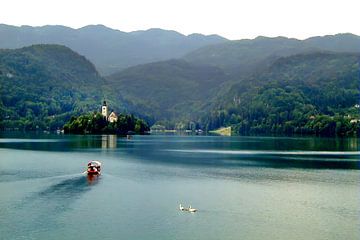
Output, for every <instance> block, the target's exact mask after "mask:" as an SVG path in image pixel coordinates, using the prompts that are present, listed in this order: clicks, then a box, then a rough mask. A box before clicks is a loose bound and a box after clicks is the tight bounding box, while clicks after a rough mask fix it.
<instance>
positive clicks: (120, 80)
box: [107, 60, 228, 120]
mask: <svg viewBox="0 0 360 240" xmlns="http://www.w3.org/2000/svg"><path fill="white" fill-rule="evenodd" d="M227 80H228V76H227V75H226V74H224V72H223V71H222V70H221V69H219V68H217V67H211V66H203V65H196V64H189V63H188V62H186V61H184V60H168V61H163V62H156V63H149V64H145V65H139V66H135V67H132V68H128V69H126V70H124V71H122V72H119V73H116V74H113V75H111V76H109V77H108V78H107V86H108V87H109V88H110V86H111V88H112V90H113V91H115V92H121V95H122V97H123V98H124V100H125V101H127V102H129V103H131V106H130V107H134V108H135V109H136V111H137V112H139V113H142V114H146V115H148V116H152V117H153V119H154V120H181V119H186V120H188V119H191V116H193V115H199V114H200V112H201V113H203V112H204V111H205V110H204V106H206V105H207V104H209V103H210V102H211V99H212V98H213V97H214V96H215V95H216V92H217V91H218V88H219V87H220V86H221V84H222V83H224V82H225V81H227ZM200 107H201V108H200ZM130 110H131V109H130Z"/></svg>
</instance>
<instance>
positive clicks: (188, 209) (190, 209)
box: [179, 203, 197, 212]
mask: <svg viewBox="0 0 360 240" xmlns="http://www.w3.org/2000/svg"><path fill="white" fill-rule="evenodd" d="M179 209H180V211H187V212H196V211H197V209H196V208H192V207H191V205H190V206H189V207H188V208H185V207H183V206H182V205H181V203H180V205H179Z"/></svg>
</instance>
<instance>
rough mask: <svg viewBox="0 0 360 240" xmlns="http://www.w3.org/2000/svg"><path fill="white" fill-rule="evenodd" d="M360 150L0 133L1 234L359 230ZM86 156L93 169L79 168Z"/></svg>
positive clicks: (255, 235) (286, 142) (228, 140)
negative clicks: (98, 169) (96, 169)
mask: <svg viewBox="0 0 360 240" xmlns="http://www.w3.org/2000/svg"><path fill="white" fill-rule="evenodd" d="M359 151H360V141H359V139H326V138H290V137H216V136H164V135H163V136H161V135H158V136H135V137H134V138H133V139H131V140H126V139H124V138H120V137H116V136H105V135H104V136H56V135H31V134H29V135H5V134H2V135H0V239H142V240H146V239H156V240H159V239H360V222H359V216H360V204H359V199H360V192H359V185H360V183H359V180H360V179H359V177H360V171H359V168H360V160H359V154H360V152H359ZM92 159H97V160H100V161H102V162H103V174H102V175H101V176H100V177H99V178H95V179H89V178H87V176H84V175H82V174H81V173H82V172H83V171H84V170H85V166H86V163H87V162H88V161H89V160H92ZM179 203H182V204H183V205H186V206H187V205H189V204H191V205H192V206H193V207H196V208H198V209H199V211H198V212H197V213H195V214H192V213H186V212H180V211H179V210H178V205H179Z"/></svg>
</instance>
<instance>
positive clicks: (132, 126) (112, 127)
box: [64, 112, 150, 135]
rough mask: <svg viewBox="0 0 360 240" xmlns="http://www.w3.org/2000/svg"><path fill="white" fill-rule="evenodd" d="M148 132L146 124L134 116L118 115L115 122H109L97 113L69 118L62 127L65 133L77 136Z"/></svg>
mask: <svg viewBox="0 0 360 240" xmlns="http://www.w3.org/2000/svg"><path fill="white" fill-rule="evenodd" d="M149 130H150V128H149V126H148V125H147V123H146V122H145V121H144V120H142V119H139V118H137V117H134V115H127V114H120V115H119V116H118V120H117V121H116V122H109V121H107V120H106V118H104V117H103V116H102V115H101V113H99V112H94V113H88V114H84V115H81V116H79V117H71V119H70V121H69V122H67V123H66V124H65V125H64V132H65V133H77V134H86V133H92V134H100V133H111V134H123V135H125V134H129V133H137V134H144V133H146V132H148V131H149Z"/></svg>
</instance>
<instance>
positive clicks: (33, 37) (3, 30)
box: [0, 24, 227, 75]
mask: <svg viewBox="0 0 360 240" xmlns="http://www.w3.org/2000/svg"><path fill="white" fill-rule="evenodd" d="M0 40H1V41H0V48H11V49H13V48H20V47H25V46H29V45H32V44H61V45H65V46H67V47H70V48H71V49H73V50H74V51H76V52H78V53H80V54H82V55H84V56H85V57H86V58H88V59H89V60H90V61H92V62H93V63H94V64H95V66H96V68H97V69H98V70H99V72H100V73H101V74H102V75H109V74H111V73H114V72H117V71H120V70H122V69H125V68H127V67H131V66H135V65H138V64H144V63H149V62H154V61H160V60H167V59H171V58H179V57H181V56H183V55H185V54H187V53H189V52H191V51H193V50H195V49H197V48H200V47H203V46H207V45H211V44H216V43H220V42H225V41H227V39H225V38H223V37H220V36H218V35H208V36H206V35H202V34H191V35H188V36H185V35H183V34H180V33H178V32H175V31H169V30H163V29H149V30H145V31H134V32H128V33H127V32H122V31H119V30H115V29H111V28H108V27H105V26H103V25H89V26H85V27H82V28H79V29H73V28H69V27H65V26H43V27H31V26H21V27H16V26H10V25H5V24H0Z"/></svg>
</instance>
